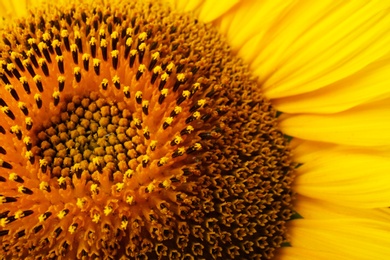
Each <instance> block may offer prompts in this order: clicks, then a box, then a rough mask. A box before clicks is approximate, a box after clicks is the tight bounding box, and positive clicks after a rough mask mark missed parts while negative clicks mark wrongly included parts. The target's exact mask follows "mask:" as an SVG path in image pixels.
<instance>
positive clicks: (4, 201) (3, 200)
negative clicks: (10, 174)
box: [0, 195, 7, 205]
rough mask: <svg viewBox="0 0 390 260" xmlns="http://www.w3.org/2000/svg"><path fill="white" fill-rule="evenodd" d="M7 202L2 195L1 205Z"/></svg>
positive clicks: (0, 197) (0, 198)
mask: <svg viewBox="0 0 390 260" xmlns="http://www.w3.org/2000/svg"><path fill="white" fill-rule="evenodd" d="M6 202H7V199H6V198H5V197H4V196H3V195H0V205H1V204H3V203H6Z"/></svg>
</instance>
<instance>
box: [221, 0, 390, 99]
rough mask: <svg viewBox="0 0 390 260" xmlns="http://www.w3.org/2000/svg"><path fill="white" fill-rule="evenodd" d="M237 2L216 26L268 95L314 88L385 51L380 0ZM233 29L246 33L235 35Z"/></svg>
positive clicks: (385, 19) (389, 19)
mask: <svg viewBox="0 0 390 260" xmlns="http://www.w3.org/2000/svg"><path fill="white" fill-rule="evenodd" d="M256 5H258V6H256ZM238 6H239V8H238V9H237V10H236V9H235V10H234V13H233V12H232V14H230V15H227V16H226V18H225V17H224V18H223V19H222V20H221V30H222V31H223V32H224V33H225V34H227V37H228V39H229V43H230V44H231V45H232V46H233V48H234V49H235V50H238V53H239V55H241V56H242V57H244V59H245V60H246V61H247V62H250V63H251V66H252V69H253V70H254V73H255V74H256V75H258V76H259V80H260V82H262V84H263V87H264V91H265V93H266V95H267V96H268V97H270V98H280V97H286V96H291V95H296V94H300V93H306V92H310V91H313V90H316V89H320V88H322V87H325V86H327V85H329V84H332V83H334V82H337V81H339V80H341V79H344V78H346V77H348V76H349V75H352V74H354V73H356V72H358V71H359V70H361V69H363V68H364V67H366V66H367V65H368V64H370V63H372V62H374V61H376V60H378V59H380V58H381V57H382V56H383V55H385V54H386V53H387V52H388V48H387V46H389V44H390V34H389V33H388V32H387V31H388V26H387V25H388V24H389V23H390V13H389V11H388V7H389V4H388V3H383V1H370V2H368V1H333V0H329V1H295V2H293V3H290V2H288V1H261V3H256V4H254V3H249V2H245V3H243V4H242V5H241V4H240V5H238ZM275 6H276V7H275ZM251 8H253V9H252V10H250V9H251ZM254 12H255V13H254ZM239 32H242V34H243V35H246V36H241V37H238V36H237V34H240V33H239ZM248 35H249V36H248Z"/></svg>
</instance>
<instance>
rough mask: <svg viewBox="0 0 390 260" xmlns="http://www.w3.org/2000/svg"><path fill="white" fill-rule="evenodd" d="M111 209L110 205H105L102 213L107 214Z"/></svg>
mask: <svg viewBox="0 0 390 260" xmlns="http://www.w3.org/2000/svg"><path fill="white" fill-rule="evenodd" d="M112 211H113V209H112V207H111V206H105V207H104V215H106V216H108V215H110V213H111V212H112Z"/></svg>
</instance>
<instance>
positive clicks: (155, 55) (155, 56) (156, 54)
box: [152, 51, 160, 60]
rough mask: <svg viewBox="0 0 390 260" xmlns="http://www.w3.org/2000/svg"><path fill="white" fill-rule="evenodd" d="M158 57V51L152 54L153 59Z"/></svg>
mask: <svg viewBox="0 0 390 260" xmlns="http://www.w3.org/2000/svg"><path fill="white" fill-rule="evenodd" d="M159 58H160V53H159V52H158V51H157V52H155V53H153V54H152V59H153V60H158V59H159Z"/></svg>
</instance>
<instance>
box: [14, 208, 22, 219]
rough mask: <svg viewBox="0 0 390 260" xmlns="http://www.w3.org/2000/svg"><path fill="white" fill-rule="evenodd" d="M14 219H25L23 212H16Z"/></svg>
mask: <svg viewBox="0 0 390 260" xmlns="http://www.w3.org/2000/svg"><path fill="white" fill-rule="evenodd" d="M14 217H15V218H16V219H19V218H23V217H24V213H23V210H18V211H16V212H15V214H14Z"/></svg>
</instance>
